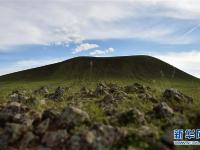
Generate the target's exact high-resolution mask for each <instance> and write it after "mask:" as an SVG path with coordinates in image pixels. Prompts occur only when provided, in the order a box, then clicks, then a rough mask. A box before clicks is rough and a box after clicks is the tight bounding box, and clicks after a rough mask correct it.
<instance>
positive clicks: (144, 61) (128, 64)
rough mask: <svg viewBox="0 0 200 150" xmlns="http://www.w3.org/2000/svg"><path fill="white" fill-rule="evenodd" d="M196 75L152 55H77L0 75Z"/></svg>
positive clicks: (37, 78)
mask: <svg viewBox="0 0 200 150" xmlns="http://www.w3.org/2000/svg"><path fill="white" fill-rule="evenodd" d="M73 79H76V80H77V79H79V80H90V79H91V80H97V79H99V80H101V79H119V80H120V79H136V80H138V79H139V80H145V79H152V80H153V79H156V80H158V79H167V80H172V79H175V80H178V79H179V80H198V79H197V78H195V77H193V76H191V75H189V74H187V73H185V72H183V71H181V70H179V69H177V68H175V67H173V66H171V65H169V64H167V63H165V62H163V61H161V60H159V59H157V58H154V57H151V56H143V55H141V56H123V57H76V58H72V59H69V60H66V61H63V62H60V63H56V64H52V65H47V66H43V67H39V68H34V69H29V70H25V71H20V72H16V73H12V74H8V75H4V76H1V77H0V81H4V82H5V81H12V82H13V81H44V80H50V81H51V80H52V81H53V80H73Z"/></svg>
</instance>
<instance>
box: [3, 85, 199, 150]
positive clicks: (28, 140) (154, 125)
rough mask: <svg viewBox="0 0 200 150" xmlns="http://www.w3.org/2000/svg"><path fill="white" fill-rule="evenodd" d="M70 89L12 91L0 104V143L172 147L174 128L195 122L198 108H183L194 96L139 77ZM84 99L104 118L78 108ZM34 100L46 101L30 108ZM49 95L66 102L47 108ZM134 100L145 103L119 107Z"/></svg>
mask: <svg viewBox="0 0 200 150" xmlns="http://www.w3.org/2000/svg"><path fill="white" fill-rule="evenodd" d="M69 90H70V89H69V88H62V87H58V88H57V89H55V91H54V92H52V93H51V92H49V90H48V88H47V87H41V88H39V89H37V90H35V91H30V90H22V91H20V90H17V91H13V92H11V94H9V96H8V99H9V100H8V102H7V103H6V104H2V105H1V106H0V149H2V150H17V149H19V150H51V149H52V150H65V149H66V150H106V149H134V148H135V149H137V148H138V149H152V150H154V149H162V150H170V149H174V145H173V143H172V142H173V136H172V133H173V129H176V128H195V127H198V125H199V123H198V120H199V119H200V113H198V112H195V113H193V114H192V115H191V114H190V113H188V111H189V110H187V112H185V108H184V107H185V106H189V105H190V104H192V103H193V101H194V100H193V98H191V97H189V96H187V95H185V94H183V93H182V92H180V91H178V90H176V89H166V90H165V91H164V92H163V93H161V95H160V96H159V95H156V94H155V93H156V91H155V90H153V89H152V88H150V87H146V86H144V85H141V84H138V83H135V84H132V85H129V86H125V87H120V86H118V85H116V84H106V83H99V84H98V85H97V86H96V88H95V89H94V90H91V89H88V88H86V87H83V88H81V89H80V92H78V93H73V94H66V93H68V92H69ZM87 100H89V101H90V102H93V103H95V106H97V107H98V108H99V109H100V110H102V111H103V114H104V117H105V119H104V120H103V121H99V122H98V121H97V120H95V119H94V117H91V116H90V115H89V113H88V112H87V110H82V109H81V108H82V107H80V105H79V103H82V101H87ZM36 101H37V102H38V101H39V102H40V104H42V105H44V106H45V105H47V107H44V108H45V109H43V110H42V111H41V110H37V109H34V107H31V106H30V103H31V104H32V103H33V104H34V103H35V102H36ZM50 101H53V102H55V103H61V104H62V102H63V101H67V102H69V103H66V106H63V107H62V110H59V109H55V108H48V102H50ZM132 101H139V103H140V104H141V105H144V106H146V105H147V104H148V106H149V107H148V108H147V109H140V108H139V107H138V106H131V108H128V109H124V110H123V111H120V110H119V109H118V106H120V105H121V104H123V102H127V103H128V102H130V103H131V102H132ZM90 102H89V104H90ZM127 103H125V104H127ZM36 104H37V103H36ZM94 113H95V112H94Z"/></svg>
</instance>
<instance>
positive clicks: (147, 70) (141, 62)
mask: <svg viewBox="0 0 200 150" xmlns="http://www.w3.org/2000/svg"><path fill="white" fill-rule="evenodd" d="M91 61H93V65H94V66H95V68H93V69H92V70H91V68H90V67H89V66H88V64H90V62H91ZM174 69H175V72H176V74H175V76H173V78H172V77H171V75H172V72H173V70H174ZM161 70H162V75H161V73H160V71H161ZM99 82H106V83H114V84H117V85H119V86H121V87H124V86H127V85H130V84H133V83H135V82H138V83H140V84H143V85H145V86H150V87H151V88H152V89H153V90H154V94H155V96H156V97H157V98H158V99H159V101H161V100H162V93H163V91H164V90H165V89H166V88H175V89H178V90H180V91H182V92H183V93H185V94H187V95H189V96H191V97H193V98H194V102H193V103H191V104H187V103H181V104H180V103H173V104H170V103H169V105H170V107H172V108H176V107H182V108H184V110H185V111H184V115H185V116H191V115H193V113H195V112H198V111H199V107H200V81H199V79H197V78H195V77H192V76H190V75H188V74H186V73H184V72H182V71H180V70H178V69H176V68H174V67H173V66H170V65H169V64H166V63H164V62H162V61H160V60H158V59H155V58H152V57H148V56H131V57H114V58H92V57H79V58H74V59H71V60H68V61H65V62H61V63H57V64H54V65H49V66H45V67H41V68H36V69H31V70H27V71H22V72H18V73H14V74H10V75H6V76H3V77H0V103H4V102H6V101H7V100H8V97H7V96H8V94H9V93H11V92H12V91H13V90H20V89H21V90H23V89H25V90H31V91H34V90H36V89H38V88H40V87H41V86H46V87H48V88H49V90H50V92H53V91H54V90H55V89H56V88H57V87H58V86H62V87H70V90H69V91H68V92H67V93H66V95H65V97H66V99H65V100H63V101H60V102H54V101H50V100H49V101H46V104H41V103H40V100H41V99H42V97H36V100H35V101H34V102H33V103H32V102H29V103H27V105H29V106H30V107H32V108H34V109H35V110H38V111H43V110H44V109H47V108H55V109H58V110H62V109H63V108H64V107H65V106H69V105H72V106H76V107H78V108H80V109H82V110H84V111H86V112H87V113H88V114H89V116H90V118H91V120H92V122H100V123H105V124H107V123H108V122H109V118H108V117H107V116H106V114H105V112H104V110H103V109H102V108H101V107H100V106H99V105H98V104H97V103H96V101H98V100H100V99H102V97H100V98H98V99H97V98H82V97H80V96H77V93H78V92H79V91H80V89H81V88H82V87H87V88H88V89H92V90H95V88H96V85H97V83H99ZM72 95H73V96H74V99H73V100H68V99H67V98H68V97H70V96H72ZM130 96H131V98H130V99H126V100H124V101H121V102H119V103H118V104H117V105H116V106H114V107H115V108H116V109H117V111H118V112H119V113H120V112H124V111H126V110H128V109H131V108H137V109H139V110H141V111H142V112H144V113H147V112H149V111H151V110H152V108H153V104H152V102H150V101H142V100H141V99H138V98H137V96H136V95H135V94H132V95H130ZM164 124H165V121H163V120H153V121H152V122H151V123H149V124H148V125H149V126H151V127H152V128H154V127H155V128H157V127H158V128H159V126H162V125H164ZM187 127H193V125H192V124H190V123H189V124H188V126H187ZM84 128H85V127H84V126H83V127H80V129H77V130H84ZM124 128H126V129H130V130H136V131H137V130H138V128H139V126H137V125H134V124H129V125H127V126H125V127H124ZM158 132H159V134H162V131H160V130H159V131H158ZM138 144H139V145H138ZM140 144H141V145H142V144H146V143H143V142H139V143H136V145H137V147H136V148H135V147H134V148H131V145H130V148H129V149H143V146H141V145H140ZM176 149H177V150H179V149H187V147H176ZM191 149H192V148H191Z"/></svg>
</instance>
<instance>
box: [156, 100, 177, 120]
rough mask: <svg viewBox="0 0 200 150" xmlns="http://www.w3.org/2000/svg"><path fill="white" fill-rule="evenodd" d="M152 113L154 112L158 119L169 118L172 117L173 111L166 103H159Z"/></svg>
mask: <svg viewBox="0 0 200 150" xmlns="http://www.w3.org/2000/svg"><path fill="white" fill-rule="evenodd" d="M153 111H154V112H155V115H156V116H157V117H159V118H162V117H171V116H173V115H174V111H173V109H172V108H170V107H169V106H168V105H167V103H165V102H161V103H159V104H157V105H155V107H154V108H153Z"/></svg>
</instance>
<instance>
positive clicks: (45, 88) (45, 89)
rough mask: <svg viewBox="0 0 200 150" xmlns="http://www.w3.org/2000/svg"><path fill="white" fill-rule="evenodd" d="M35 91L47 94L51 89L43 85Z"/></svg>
mask: <svg viewBox="0 0 200 150" xmlns="http://www.w3.org/2000/svg"><path fill="white" fill-rule="evenodd" d="M34 93H35V94H39V95H46V94H49V90H48V88H47V87H45V86H43V87H41V88H39V89H37V90H35V91H34Z"/></svg>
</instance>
